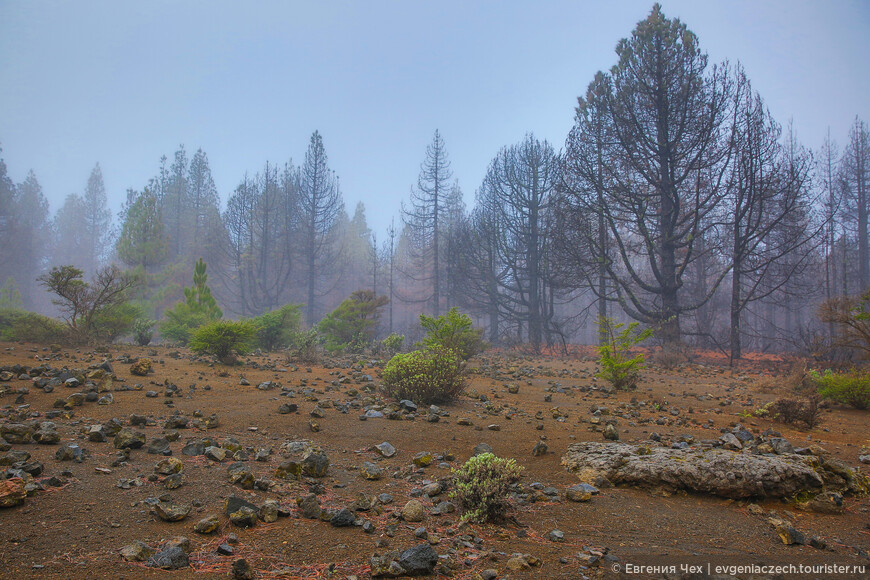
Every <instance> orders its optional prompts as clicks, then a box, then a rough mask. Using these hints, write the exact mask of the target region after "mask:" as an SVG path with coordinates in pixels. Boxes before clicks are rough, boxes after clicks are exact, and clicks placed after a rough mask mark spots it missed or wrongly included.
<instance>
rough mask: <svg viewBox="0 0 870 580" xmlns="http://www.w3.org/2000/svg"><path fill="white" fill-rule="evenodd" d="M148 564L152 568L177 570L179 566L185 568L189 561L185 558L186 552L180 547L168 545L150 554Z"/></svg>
mask: <svg viewBox="0 0 870 580" xmlns="http://www.w3.org/2000/svg"><path fill="white" fill-rule="evenodd" d="M148 565H149V566H151V567H152V568H162V569H164V570H178V569H179V568H187V567H188V566H189V565H190V562H189V561H188V559H187V553H186V552H185V551H184V550H182V549H181V547H179V546H170V547H168V548H164V549H162V550H160V551H159V552H157V553H156V554H154V555H153V556H151V558H149V560H148Z"/></svg>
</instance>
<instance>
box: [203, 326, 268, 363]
mask: <svg viewBox="0 0 870 580" xmlns="http://www.w3.org/2000/svg"><path fill="white" fill-rule="evenodd" d="M256 331H257V329H256V328H255V327H254V325H253V324H251V323H250V322H249V321H247V320H239V321H226V320H220V321H216V322H211V323H209V324H206V325H205V326H200V327H199V328H197V329H196V330H194V331H193V334H192V335H191V337H190V350H192V351H193V352H196V353H199V354H212V355H214V356H216V357H217V358H218V360H220V361H221V362H223V363H227V364H231V363H233V362H235V357H236V355H237V354H238V355H244V354H247V353H248V352H250V350H251V341H252V340H253V338H254V334H255V333H256Z"/></svg>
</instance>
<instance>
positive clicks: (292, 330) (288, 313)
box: [251, 304, 301, 352]
mask: <svg viewBox="0 0 870 580" xmlns="http://www.w3.org/2000/svg"><path fill="white" fill-rule="evenodd" d="M299 307H300V305H299V304H285V305H284V306H282V307H281V308H279V309H277V310H272V311H271V312H267V313H265V314H262V315H260V316H257V317H256V318H254V319H252V320H251V322H252V323H253V325H254V326H255V327H256V328H257V346H258V347H259V348H262V349H263V350H265V351H269V352H271V351H273V350H275V349H278V348H281V347H286V346H289V345H290V343H291V341H292V340H293V338H294V337H295V335H296V333H298V332H299V322H300V320H301V316H300V314H299Z"/></svg>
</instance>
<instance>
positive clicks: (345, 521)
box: [0, 344, 870, 579]
mask: <svg viewBox="0 0 870 580" xmlns="http://www.w3.org/2000/svg"><path fill="white" fill-rule="evenodd" d="M582 354H583V353H582V352H581V353H578V354H576V355H574V356H570V357H556V356H550V357H538V358H533V357H525V356H520V355H516V354H510V353H500V354H487V355H484V356H482V357H478V358H476V359H473V360H472V361H471V363H470V365H469V366H470V367H471V369H472V373H471V376H470V379H469V383H468V388H467V390H466V395H465V396H463V397H462V399H461V400H460V401H458V402H457V403H454V404H451V405H445V406H443V407H441V408H440V409H439V408H428V407H425V408H423V407H421V408H416V409H415V408H414V406H413V405H410V404H407V403H406V404H404V405H399V404H398V402H394V401H386V400H383V399H381V398H380V397H379V396H378V395H377V392H376V387H377V384H378V382H379V377H378V363H376V362H375V361H370V360H367V359H359V360H352V359H347V360H344V361H338V360H334V361H324V364H321V365H311V366H306V365H302V364H299V365H298V366H297V365H295V364H293V363H292V362H290V361H287V360H286V358H285V357H284V356H283V355H275V354H273V355H270V356H251V357H248V358H247V359H246V360H245V364H244V365H242V366H235V367H226V366H223V365H219V364H213V363H212V362H210V361H209V360H208V359H204V358H199V357H195V356H192V355H191V354H190V353H189V352H187V351H186V350H172V349H165V348H156V349H155V348H138V347H131V346H113V347H111V348H109V349H108V350H107V351H103V352H96V351H92V350H87V349H79V350H76V349H55V351H54V352H53V351H52V350H51V349H49V348H44V347H41V346H34V345H21V344H0V369H2V372H0V435H2V437H3V439H4V440H5V443H4V442H2V441H0V470H3V471H2V472H0V473H2V476H0V479H2V480H3V481H0V505H2V504H6V505H8V507H2V508H0V542H2V548H0V577H2V578H109V577H111V578H152V577H162V576H164V575H165V574H166V573H167V572H165V571H164V570H167V569H170V570H174V571H173V572H172V575H173V577H177V578H188V577H190V578H225V577H227V576H228V575H234V576H235V577H237V578H245V577H249V578H254V577H256V578H272V577H286V578H341V579H344V578H350V577H357V578H367V577H370V576H372V575H382V576H391V575H397V574H404V573H417V574H432V575H437V576H444V577H454V578H478V577H480V578H507V577H510V578H533V577H534V578H584V577H589V578H597V577H611V576H623V575H624V576H625V577H648V576H651V575H658V576H661V572H662V571H664V572H667V571H668V569H667V567H668V566H672V565H673V566H676V574H671V575H670V577H679V576H680V575H681V574H682V573H683V572H687V571H689V568H688V567H689V566H701V567H702V569H701V571H703V572H707V571H708V568H707V566H708V565H711V566H716V565H723V566H726V565H743V566H750V565H753V564H756V565H773V564H794V565H799V564H804V565H834V564H836V565H844V566H845V565H859V566H860V565H865V566H868V567H870V556H868V553H867V551H868V550H870V547H868V544H870V527H868V526H870V523H868V522H870V517H868V515H870V502H868V499H867V497H866V496H865V495H862V494H861V493H860V492H861V485H862V482H864V479H863V476H862V475H861V473H860V472H861V467H862V463H861V460H862V458H863V459H864V460H865V461H870V457H866V455H867V454H870V451H867V449H866V448H865V446H870V427H868V422H867V414H866V412H860V411H856V410H851V409H845V408H840V407H833V408H830V409H827V410H826V411H825V413H824V419H823V422H822V423H821V425H820V426H819V427H817V428H815V429H813V430H811V431H801V430H798V429H795V428H792V427H789V426H785V425H781V424H778V423H775V422H772V421H770V420H767V419H761V418H756V417H752V416H751V415H750V413H749V412H751V411H752V410H754V409H757V408H759V407H761V406H762V405H763V404H764V403H766V402H768V401H771V400H773V399H775V398H777V397H779V396H782V395H784V394H787V393H785V392H784V391H782V389H784V387H777V385H778V384H779V383H778V381H777V379H775V378H773V379H772V378H771V376H772V375H775V370H776V369H779V370H780V371H785V370H787V365H786V364H785V363H781V364H777V363H776V361H761V362H758V361H756V362H752V363H747V364H745V365H744V366H742V367H740V368H738V369H736V370H735V371H734V372H732V371H730V370H728V369H727V368H725V367H722V366H719V365H717V364H715V363H712V362H710V361H708V362H707V364H697V363H695V364H686V365H682V366H680V367H677V368H674V369H670V370H666V369H656V368H650V369H648V370H646V371H645V372H644V375H643V380H642V383H641V385H640V387H639V388H638V390H636V391H634V392H626V393H610V392H608V390H607V389H606V388H605V385H603V384H602V383H601V382H600V381H597V380H596V379H595V378H594V373H595V364H594V362H591V361H590V360H588V359H586V358H584V357H583V356H582ZM145 358H148V359H150V360H151V361H152V365H151V367H152V368H151V369H150V371H149V369H148V368H147V367H148V364H147V363H146V362H145V361H144V360H143V359H145ZM771 369H774V370H773V371H772V370H771ZM134 373H139V374H134ZM587 442H593V443H602V444H604V443H607V444H608V446H605V447H602V448H601V449H602V451H601V458H606V461H605V459H601V458H600V461H599V463H595V461H593V460H592V459H589V457H592V456H593V455H594V453H593V451H592V450H593V449H594V450H598V449H599V448H598V446H594V447H584V446H583V445H580V444H583V443H587ZM627 443H631V444H632V445H631V446H627V445H624V444H627ZM617 445H618V446H620V447H614V446H617ZM485 449H492V450H493V451H494V452H495V453H496V454H497V455H499V456H504V457H512V458H515V459H516V460H517V462H518V463H519V464H520V465H522V466H523V467H524V468H525V470H524V473H523V477H522V479H521V481H520V482H519V484H518V485H517V486H516V487H515V489H514V492H513V503H514V506H515V509H514V511H513V512H512V513H511V517H510V520H509V521H507V522H505V523H504V524H502V525H466V524H462V523H461V522H460V515H461V510H459V509H457V506H456V505H454V502H452V501H451V498H450V470H451V468H456V467H459V466H460V465H461V464H462V463H463V462H464V461H465V460H467V459H468V457H470V456H471V455H472V454H473V453H475V452H479V451H481V450H485ZM666 450H672V451H673V452H675V453H683V452H685V453H688V454H692V456H693V457H700V456H703V455H704V454H710V456H711V457H716V458H717V461H719V462H720V464H721V462H722V461H726V462H727V459H728V457H730V455H727V454H734V457H735V458H739V459H741V460H742V459H746V458H747V457H748V456H752V457H749V459H751V460H754V458H757V457H770V458H779V460H781V461H783V462H785V463H787V464H788V465H789V466H790V467H789V469H792V470H796V471H798V472H800V473H801V474H802V475H801V477H804V478H805V480H804V481H803V483H802V485H806V486H809V487H810V488H811V489H812V491H813V493H811V494H810V493H803V494H802V493H797V494H796V496H797V497H795V494H793V493H791V491H793V490H792V488H789V487H788V485H787V484H788V482H785V484H783V485H780V484H782V483H783V482H782V481H778V480H777V478H778V477H780V476H783V477H784V475H783V473H784V472H782V473H781V472H778V471H777V469H778V468H775V467H771V468H770V469H769V470H768V471H766V472H765V473H767V475H766V476H765V477H766V478H768V479H770V480H777V481H774V483H775V484H776V485H773V484H769V485H768V484H765V483H763V482H759V481H754V480H753V479H752V478H751V477H746V478H744V476H743V475H735V473H738V472H739V470H731V471H729V470H728V469H725V470H724V471H722V470H721V468H720V467H717V469H720V471H718V472H717V471H712V472H711V473H713V476H706V480H705V481H706V482H707V483H706V484H705V485H706V487H705V486H704V485H701V484H698V485H697V486H696V488H697V490H698V491H697V492H694V491H691V489H693V487H692V486H693V485H694V482H696V481H699V480H698V479H697V477H696V475H693V473H694V472H689V474H688V475H687V472H686V471H685V469H682V467H680V469H678V470H677V471H676V473H678V474H679V475H666V476H661V475H660V473H665V472H657V473H658V474H659V475H657V477H658V478H659V479H655V478H653V479H650V478H646V479H644V477H643V476H640V475H638V473H639V470H638V468H637V465H636V463H637V461H635V460H636V457H635V456H637V455H650V456H655V457H660V456H661V457H667V461H670V462H671V463H668V464H667V465H672V463H673V461H683V459H680V457H679V456H677V459H675V460H674V459H673V457H674V456H673V455H671V451H667V453H664V452H665V451H666ZM580 451H582V453H581V454H580V455H582V456H583V457H586V458H587V459H588V461H587V463H584V464H582V465H581V464H579V463H577V461H576V460H577V457H578V455H577V453H578V452H580ZM597 452H598V451H595V453H597ZM723 453H724V454H726V455H725V456H724V457H725V459H724V460H723V459H722V458H721V457H719V455H721V454H723ZM614 454H616V455H619V454H623V456H622V457H623V459H620V460H617V461H615V462H614V460H613V457H614ZM749 459H747V461H748V460H749ZM596 461H598V460H597V459H596ZM701 461H703V460H701ZM590 462H591V463H590ZM602 462H603V463H602ZM641 465H642V466H643V465H646V464H641ZM717 465H719V464H717ZM747 465H750V464H747ZM751 465H754V464H751ZM807 465H808V466H810V467H809V468H806V466H807ZM590 466H592V467H595V468H596V469H598V471H594V470H593V471H589V469H588V468H590ZM678 467H679V466H678ZM822 467H823V469H822ZM863 467H865V468H866V466H863ZM569 468H570V469H571V471H569ZM629 468H631V469H629ZM754 469H755V468H754V467H751V468H750V472H752V470H754ZM807 469H809V472H808V471H807ZM640 471H643V469H641V470H640ZM815 471H817V472H818V473H819V474H820V475H819V476H818V478H816V477H815V476H814V475H813V472H815ZM667 473H669V474H671V473H672V472H667ZM716 474H721V477H722V478H724V479H730V480H733V481H730V482H729V484H728V485H719V484H716V483H715V479H716V477H718V476H717V475H716ZM729 474H730V475H729ZM778 474H779V475H778ZM849 474H851V475H849ZM662 478H664V479H662ZM693 478H695V479H693ZM850 478H851V479H850ZM738 479H740V480H741V481H742V479H746V485H745V486H743V485H742V483H741V481H738ZM817 480H818V481H817ZM847 480H848V481H847ZM614 481H615V482H616V483H617V486H615V487H611V483H613V482H614ZM735 482H736V483H735ZM768 483H769V482H768ZM814 486H815V487H814ZM686 488H689V491H687V490H686ZM735 488H736V489H737V490H738V491H737V492H734V491H733V490H734V489H735ZM744 488H746V489H750V490H755V493H748V494H744V493H742V492H740V491H739V490H740V489H744ZM721 489H725V490H726V492H724V493H720V490H721ZM775 490H786V491H782V492H781V491H775ZM786 492H788V493H790V494H791V495H790V496H789V497H784V498H780V497H778V496H779V495H783V494H785V493H786ZM818 492H823V493H818ZM757 493H764V494H765V495H766V497H764V498H760V497H758V496H757ZM817 493H818V495H816V494H817ZM720 496H725V497H720ZM646 565H655V566H664V567H665V568H663V569H660V568H659V569H644V568H631V567H632V566H646ZM681 567H683V568H682V570H681ZM626 569H628V570H629V571H631V570H634V571H638V570H641V572H640V573H636V574H624V571H625V570H626ZM614 570H619V571H620V572H619V573H616V572H614ZM710 571H711V572H715V570H710ZM736 576H738V577H765V576H766V575H765V574H758V573H755V574H742V573H739V574H736ZM772 576H776V575H772ZM781 577H782V576H781ZM785 577H789V578H792V577H800V576H799V575H795V574H788V575H787V576H785ZM807 577H827V575H826V573H824V572H822V573H812V574H809V575H807ZM832 577H834V576H832ZM836 577H841V578H842V577H844V575H842V574H840V575H838V576H836ZM846 577H848V575H847V576H846Z"/></svg>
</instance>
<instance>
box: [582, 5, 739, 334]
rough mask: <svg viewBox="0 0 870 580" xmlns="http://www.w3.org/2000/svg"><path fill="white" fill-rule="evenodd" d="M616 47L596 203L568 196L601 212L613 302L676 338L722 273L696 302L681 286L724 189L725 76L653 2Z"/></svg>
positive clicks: (605, 92) (604, 109)
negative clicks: (608, 242)
mask: <svg viewBox="0 0 870 580" xmlns="http://www.w3.org/2000/svg"><path fill="white" fill-rule="evenodd" d="M616 52H617V55H618V57H619V62H618V64H617V65H616V66H614V67H613V69H612V70H611V72H610V74H609V75H605V78H603V79H602V80H600V81H599V84H600V85H601V88H602V95H601V97H600V98H597V99H596V102H595V103H594V104H595V106H597V107H600V114H601V115H602V117H603V119H602V122H604V123H606V126H607V139H605V142H604V145H605V146H604V151H603V156H602V157H603V169H604V172H605V179H604V180H602V181H603V182H604V183H606V189H605V191H604V195H603V203H598V199H597V197H594V198H593V197H591V196H583V195H577V196H576V197H575V200H576V201H577V202H578V205H579V208H581V210H582V209H586V210H588V211H592V212H597V213H595V215H598V213H601V214H602V215H603V218H604V222H605V223H606V226H607V230H608V234H609V240H611V241H612V244H613V248H614V255H610V256H608V255H605V254H603V253H601V252H600V251H599V253H598V254H596V255H594V259H596V260H601V261H602V263H604V264H605V265H606V268H607V279H608V280H609V281H612V282H613V290H614V299H615V300H618V301H619V303H620V305H621V306H622V308H623V309H624V310H625V311H626V312H627V313H628V314H629V315H630V316H631V317H632V318H635V319H636V320H640V321H643V322H646V323H649V324H654V325H656V326H657V327H658V328H659V336H660V337H661V338H662V339H663V340H664V341H665V342H667V343H675V342H678V341H679V340H680V338H681V331H680V315H681V314H683V313H686V312H690V311H693V310H695V309H697V308H698V307H700V306H701V305H702V304H703V303H704V302H705V301H706V300H708V299H709V297H710V296H711V295H712V292H713V291H715V289H716V287H717V286H718V283H719V281H720V280H721V279H722V278H723V277H724V275H725V272H724V271H723V272H720V273H718V275H717V276H716V277H715V278H714V280H713V281H712V283H711V285H710V288H709V292H708V293H707V295H706V296H703V297H701V298H700V300H697V299H696V300H690V299H688V298H687V297H686V296H685V295H684V293H681V291H680V289H681V288H682V287H683V284H684V274H685V272H686V269H687V268H688V267H689V265H690V264H691V263H692V262H693V261H694V260H696V259H698V258H699V255H698V251H699V247H698V244H697V241H698V240H699V239H701V238H702V237H704V236H706V235H708V233H709V231H708V230H709V229H710V228H711V227H713V224H712V220H710V219H709V216H710V214H711V213H712V212H713V211H714V210H715V209H716V208H717V207H718V205H719V204H720V203H721V201H722V198H723V195H724V193H723V189H724V188H723V187H722V183H721V182H722V179H723V177H724V171H725V168H726V167H727V160H728V154H729V147H728V145H729V143H728V141H727V139H724V137H725V135H723V133H724V132H725V129H726V128H727V123H728V113H729V106H730V92H731V87H730V82H729V79H728V75H727V71H726V70H725V69H724V68H723V67H717V66H713V67H712V68H708V65H707V56H706V55H705V54H703V53H702V52H701V51H700V49H699V48H698V40H697V37H696V36H695V35H694V34H693V33H692V32H690V31H689V30H688V29H687V28H686V26H685V25H683V24H682V23H681V22H680V21H679V20H676V19H675V20H669V19H667V18H665V16H664V14H662V12H661V7H660V6H659V5H658V4H656V5H655V6H654V7H653V10H652V12H651V13H650V15H649V16H648V17H647V19H646V20H643V21H641V22H640V23H638V25H637V28H636V29H635V30H634V32H633V33H632V36H631V38H629V39H623V40H621V41H620V42H619V44H618V45H617V48H616ZM582 114H583V113H582V110H581V111H580V112H578V124H579V125H580V126H581V127H583V126H584V125H585V123H584V122H583V120H582V119H581V117H582ZM569 146H570V144H569ZM587 190H588V191H593V192H594V190H595V187H594V184H593V186H592V187H589V188H587ZM590 241H591V240H590ZM597 246H598V244H597V242H596V243H593V244H590V247H591V248H596V247H597Z"/></svg>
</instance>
